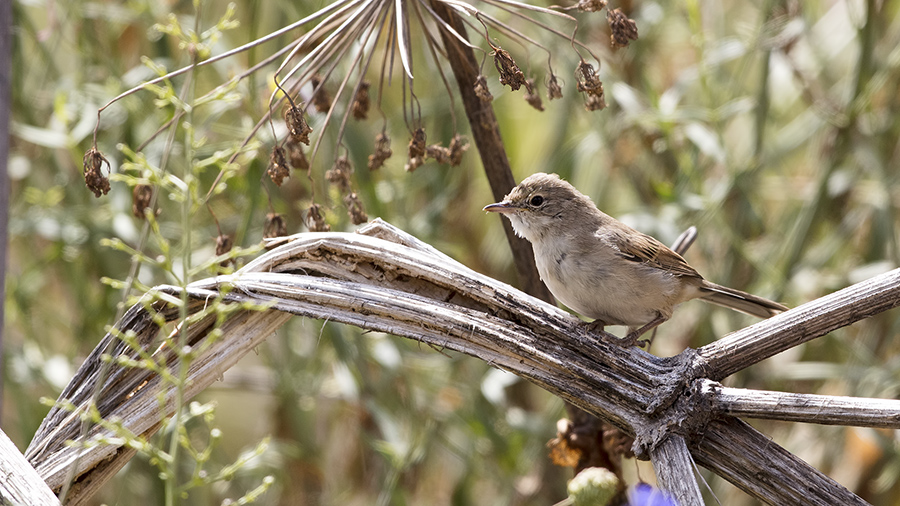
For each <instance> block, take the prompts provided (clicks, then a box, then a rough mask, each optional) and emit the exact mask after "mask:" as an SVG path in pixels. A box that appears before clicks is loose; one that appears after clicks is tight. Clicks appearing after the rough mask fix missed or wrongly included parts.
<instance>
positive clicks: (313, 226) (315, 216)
mask: <svg viewBox="0 0 900 506" xmlns="http://www.w3.org/2000/svg"><path fill="white" fill-rule="evenodd" d="M306 227H307V228H309V231H310V232H328V231H330V230H331V225H329V224H328V223H325V218H323V217H322V206H320V205H319V204H313V205H311V206H309V209H307V211H306Z"/></svg>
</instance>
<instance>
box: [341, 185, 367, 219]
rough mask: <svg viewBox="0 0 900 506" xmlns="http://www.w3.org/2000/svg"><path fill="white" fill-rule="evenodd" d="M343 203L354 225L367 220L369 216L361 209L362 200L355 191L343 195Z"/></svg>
mask: <svg viewBox="0 0 900 506" xmlns="http://www.w3.org/2000/svg"><path fill="white" fill-rule="evenodd" d="M344 204H346V205H347V213H348V214H349V215H350V221H351V222H353V224H354V225H362V224H363V223H365V222H367V221H369V216H368V215H367V214H366V211H365V210H364V209H363V205H362V202H361V201H360V200H359V195H357V194H356V193H355V192H354V193H350V194H349V195H347V196H346V197H344Z"/></svg>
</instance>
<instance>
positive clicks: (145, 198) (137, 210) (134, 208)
mask: <svg viewBox="0 0 900 506" xmlns="http://www.w3.org/2000/svg"><path fill="white" fill-rule="evenodd" d="M152 200H153V187H152V186H150V185H148V184H139V185H136V186H135V187H134V190H132V191H131V214H133V215H134V217H135V218H137V219H139V220H143V219H144V218H146V216H145V215H144V210H145V209H147V208H148V207H150V201H152ZM156 214H157V215H159V209H157V210H156Z"/></svg>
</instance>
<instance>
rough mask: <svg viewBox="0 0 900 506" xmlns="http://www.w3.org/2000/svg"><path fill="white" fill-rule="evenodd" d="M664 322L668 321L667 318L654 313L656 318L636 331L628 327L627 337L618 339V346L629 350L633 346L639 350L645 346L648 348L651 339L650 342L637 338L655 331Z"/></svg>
mask: <svg viewBox="0 0 900 506" xmlns="http://www.w3.org/2000/svg"><path fill="white" fill-rule="evenodd" d="M666 320H668V318H666V317H665V316H663V315H662V314H661V313H656V318H654V319H652V320H650V322H649V323H647V324H646V325H644V326H643V327H640V328H637V329H635V328H634V327H628V335H627V336H625V337H623V338H622V339H619V340H618V344H619V345H620V346H622V347H623V348H630V347H631V346H634V345H638V346H640V347H641V348H643V347H644V345H647V347H648V348H649V346H650V342H651V341H652V340H653V338H652V337H651V338H650V341H647V340H639V339H638V338H640V337H641V336H642V335H644V333H646V332H647V331H648V330H652V329H655V328H656V327H658V326H659V325H660V324H661V323H663V322H664V321H666Z"/></svg>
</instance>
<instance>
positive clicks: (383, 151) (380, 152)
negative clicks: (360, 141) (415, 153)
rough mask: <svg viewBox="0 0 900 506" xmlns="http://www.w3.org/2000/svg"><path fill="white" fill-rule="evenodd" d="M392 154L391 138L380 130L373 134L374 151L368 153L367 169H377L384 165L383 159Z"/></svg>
mask: <svg viewBox="0 0 900 506" xmlns="http://www.w3.org/2000/svg"><path fill="white" fill-rule="evenodd" d="M392 154H394V152H393V151H391V139H390V138H389V137H388V136H387V134H386V133H384V132H382V133H380V134H378V135H376V136H375V152H374V153H372V154H371V155H369V170H378V169H380V168H381V167H382V166H384V161H385V160H387V159H388V158H390V157H391V155H392Z"/></svg>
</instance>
